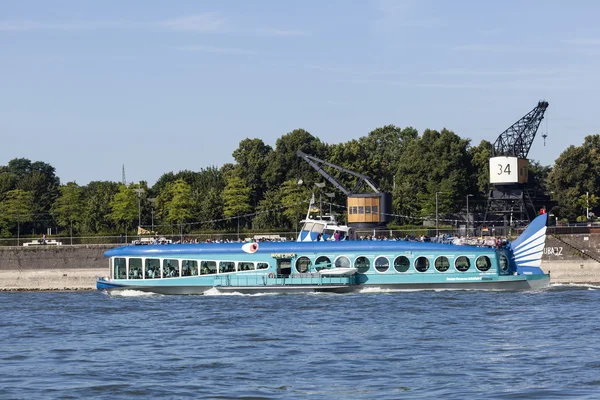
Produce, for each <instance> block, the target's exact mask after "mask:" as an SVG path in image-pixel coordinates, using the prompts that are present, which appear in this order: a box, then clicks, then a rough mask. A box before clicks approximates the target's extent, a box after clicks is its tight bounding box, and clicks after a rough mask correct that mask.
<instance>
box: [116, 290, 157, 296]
mask: <svg viewBox="0 0 600 400" xmlns="http://www.w3.org/2000/svg"><path fill="white" fill-rule="evenodd" d="M110 295H111V296H113V297H151V296H163V295H162V294H158V293H150V292H143V291H141V290H135V289H123V290H113V291H112V292H110Z"/></svg>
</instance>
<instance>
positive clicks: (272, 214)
mask: <svg viewBox="0 0 600 400" xmlns="http://www.w3.org/2000/svg"><path fill="white" fill-rule="evenodd" d="M282 197H283V193H282V188H276V189H271V190H269V191H267V193H265V198H264V199H263V200H261V201H260V202H259V204H258V206H257V207H256V213H257V214H256V216H255V217H254V218H253V219H252V229H274V228H282V227H284V226H286V225H288V224H289V222H288V221H287V220H286V218H285V216H284V210H283V208H282V206H281V199H282Z"/></svg>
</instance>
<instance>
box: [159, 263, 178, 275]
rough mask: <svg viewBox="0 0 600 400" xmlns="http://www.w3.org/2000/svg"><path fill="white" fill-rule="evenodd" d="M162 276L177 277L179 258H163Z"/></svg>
mask: <svg viewBox="0 0 600 400" xmlns="http://www.w3.org/2000/svg"><path fill="white" fill-rule="evenodd" d="M163 276H164V277H165V278H177V277H178V276H179V260H163Z"/></svg>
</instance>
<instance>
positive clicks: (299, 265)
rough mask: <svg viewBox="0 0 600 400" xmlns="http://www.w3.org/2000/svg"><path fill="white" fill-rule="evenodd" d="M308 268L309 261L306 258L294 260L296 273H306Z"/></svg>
mask: <svg viewBox="0 0 600 400" xmlns="http://www.w3.org/2000/svg"><path fill="white" fill-rule="evenodd" d="M309 268H310V259H309V258H308V257H300V258H298V259H297V260H296V271H298V272H300V273H303V272H308V269H309Z"/></svg>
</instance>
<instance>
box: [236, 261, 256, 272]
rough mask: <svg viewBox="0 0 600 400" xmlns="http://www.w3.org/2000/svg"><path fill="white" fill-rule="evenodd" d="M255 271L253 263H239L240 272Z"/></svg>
mask: <svg viewBox="0 0 600 400" xmlns="http://www.w3.org/2000/svg"><path fill="white" fill-rule="evenodd" d="M252 270H254V263H253V262H246V261H242V262H239V263H238V271H252Z"/></svg>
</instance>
